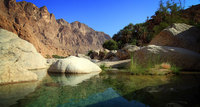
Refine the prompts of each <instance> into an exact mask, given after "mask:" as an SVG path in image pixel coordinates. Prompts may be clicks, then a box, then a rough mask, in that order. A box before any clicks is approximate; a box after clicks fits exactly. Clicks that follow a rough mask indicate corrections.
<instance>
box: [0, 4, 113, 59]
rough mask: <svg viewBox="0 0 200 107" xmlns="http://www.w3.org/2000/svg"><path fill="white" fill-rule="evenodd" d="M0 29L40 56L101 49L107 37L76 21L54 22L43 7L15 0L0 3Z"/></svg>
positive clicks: (73, 53) (51, 15) (52, 17)
mask: <svg viewBox="0 0 200 107" xmlns="http://www.w3.org/2000/svg"><path fill="white" fill-rule="evenodd" d="M0 13H1V14H0V28H3V29H6V30H8V31H11V32H14V33H15V34H18V36H19V37H20V38H22V39H24V40H27V41H28V42H30V43H32V44H33V45H34V46H35V48H36V49H37V51H38V52H39V53H41V54H42V55H43V56H44V57H49V56H50V57H51V56H52V55H59V56H68V55H76V54H77V53H84V54H85V53H86V52H88V51H89V50H96V49H101V48H102V44H103V43H104V41H105V40H107V39H110V37H109V36H108V35H107V34H105V33H103V32H97V31H95V30H93V29H92V28H90V27H88V26H87V25H85V24H83V23H80V22H78V21H76V22H73V23H68V22H66V21H65V20H64V19H58V20H56V19H55V16H54V15H53V14H51V13H49V12H48V10H47V7H45V6H44V7H40V8H38V7H37V6H35V5H34V4H32V3H28V2H25V1H22V2H16V0H1V1H0Z"/></svg>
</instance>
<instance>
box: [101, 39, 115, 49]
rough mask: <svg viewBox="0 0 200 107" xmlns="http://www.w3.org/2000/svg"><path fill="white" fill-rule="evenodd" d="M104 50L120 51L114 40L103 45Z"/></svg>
mask: <svg viewBox="0 0 200 107" xmlns="http://www.w3.org/2000/svg"><path fill="white" fill-rule="evenodd" d="M103 48H106V49H109V50H117V49H118V44H117V42H116V41H114V40H112V39H111V40H107V41H105V42H104V44H103Z"/></svg>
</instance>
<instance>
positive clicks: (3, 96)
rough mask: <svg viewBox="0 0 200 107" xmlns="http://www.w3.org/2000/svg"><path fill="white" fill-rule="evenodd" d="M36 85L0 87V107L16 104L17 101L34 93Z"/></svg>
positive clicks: (23, 84) (30, 83)
mask: <svg viewBox="0 0 200 107" xmlns="http://www.w3.org/2000/svg"><path fill="white" fill-rule="evenodd" d="M37 84H38V83H37V82H29V83H19V84H8V85H3V86H0V106H1V107H7V106H10V105H13V104H15V103H17V100H20V99H23V98H24V97H25V96H26V95H28V94H30V93H32V92H34V91H35V89H36V87H37Z"/></svg>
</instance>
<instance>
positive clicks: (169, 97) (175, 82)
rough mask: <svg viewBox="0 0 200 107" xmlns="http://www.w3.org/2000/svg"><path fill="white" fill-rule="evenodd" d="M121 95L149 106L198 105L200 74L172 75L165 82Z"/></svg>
mask: <svg viewBox="0 0 200 107" xmlns="http://www.w3.org/2000/svg"><path fill="white" fill-rule="evenodd" d="M123 97H124V98H127V100H133V99H134V100H136V101H140V102H142V103H144V104H147V105H150V106H151V107H200V103H199V99H200V75H199V74H197V75H196V74H195V75H193V74H189V75H188V74H187V75H179V76H173V77H171V78H170V80H169V83H167V84H163V85H158V86H150V87H145V88H142V89H140V90H136V91H133V92H131V93H129V94H126V95H123Z"/></svg>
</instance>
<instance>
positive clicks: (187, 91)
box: [0, 73, 200, 107]
mask: <svg viewBox="0 0 200 107" xmlns="http://www.w3.org/2000/svg"><path fill="white" fill-rule="evenodd" d="M199 90H200V75H193V74H191V75H188V74H187V75H179V76H134V75H128V74H125V73H118V74H101V75H99V74H78V75H61V74H49V75H47V77H46V78H45V79H44V80H43V81H41V82H30V83H20V84H10V85H4V86H0V105H1V106H2V107H4V106H5V107H6V106H13V107H84V106H89V107H111V106H114V107H146V106H150V107H156V106H157V107H160V106H164V107H165V106H166V107H167V106H169V107H170V106H171V105H181V106H188V105H191V106H197V107H198V106H199V103H198V98H200V97H199V96H200V91H199Z"/></svg>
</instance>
